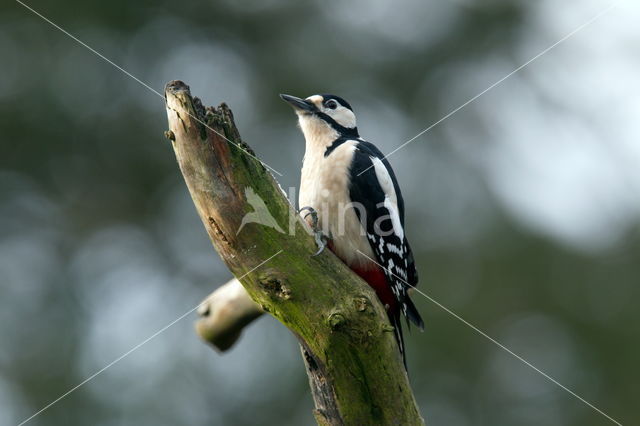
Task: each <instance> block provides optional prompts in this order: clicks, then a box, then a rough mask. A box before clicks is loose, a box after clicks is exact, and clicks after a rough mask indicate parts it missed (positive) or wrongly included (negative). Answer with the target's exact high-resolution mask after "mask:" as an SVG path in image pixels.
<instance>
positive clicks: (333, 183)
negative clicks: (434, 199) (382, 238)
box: [299, 141, 374, 267]
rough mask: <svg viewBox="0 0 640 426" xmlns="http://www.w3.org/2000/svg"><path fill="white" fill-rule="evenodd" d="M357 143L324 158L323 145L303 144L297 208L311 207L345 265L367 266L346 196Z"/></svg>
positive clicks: (360, 230)
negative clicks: (303, 157) (305, 149)
mask: <svg viewBox="0 0 640 426" xmlns="http://www.w3.org/2000/svg"><path fill="white" fill-rule="evenodd" d="M356 144H357V142H355V141H347V142H345V143H343V144H342V145H340V146H339V147H337V148H336V149H335V150H334V151H333V152H332V153H331V155H330V156H329V157H326V158H325V157H324V153H325V150H326V145H325V146H322V145H320V144H314V146H309V144H308V145H307V151H306V152H305V159H304V163H303V166H302V178H301V183H300V197H299V205H300V207H301V208H302V207H307V206H309V207H313V208H314V209H315V210H316V212H317V213H318V224H319V226H320V227H321V229H322V230H323V232H325V233H326V234H327V235H329V237H330V238H331V240H332V243H333V248H334V251H335V253H336V255H337V256H338V257H339V258H341V259H342V260H343V261H344V262H345V263H346V264H347V265H349V266H353V265H356V266H361V267H364V266H365V265H367V264H368V263H369V261H368V259H367V258H366V257H365V256H362V255H361V254H359V253H358V250H360V251H362V252H363V253H364V254H366V255H367V256H369V257H371V258H373V257H374V254H373V251H372V250H371V246H370V245H369V242H368V240H367V237H366V232H365V229H364V227H363V226H362V225H361V224H360V221H359V220H358V217H357V215H356V213H355V211H354V210H353V207H352V204H351V199H350V197H349V180H350V173H349V168H350V167H351V160H352V158H353V153H354V151H355V149H356V148H355V146H356Z"/></svg>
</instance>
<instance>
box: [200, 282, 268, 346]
mask: <svg viewBox="0 0 640 426" xmlns="http://www.w3.org/2000/svg"><path fill="white" fill-rule="evenodd" d="M263 313H264V311H263V310H262V308H261V307H260V305H258V304H257V303H256V302H254V301H253V299H252V298H251V296H249V293H247V290H245V289H244V287H243V286H242V284H240V281H238V279H237V278H234V279H232V280H230V281H228V282H227V283H226V284H223V285H221V286H220V287H218V288H217V289H216V290H215V291H214V292H213V293H211V294H210V295H209V296H207V298H206V299H205V300H204V301H203V302H202V303H201V304H200V307H199V308H198V315H199V316H200V319H199V320H198V321H197V322H196V332H197V333H198V335H199V336H200V338H202V340H204V341H206V342H208V343H210V344H211V345H212V346H213V347H214V348H216V349H217V350H218V351H219V352H224V351H226V350H228V349H229V348H231V346H233V344H234V343H235V342H236V341H237V340H238V339H239V338H240V334H241V333H242V330H243V329H244V328H245V327H246V326H247V325H249V324H250V323H252V322H253V321H254V320H255V319H257V318H258V317H260V316H261V315H262V314H263Z"/></svg>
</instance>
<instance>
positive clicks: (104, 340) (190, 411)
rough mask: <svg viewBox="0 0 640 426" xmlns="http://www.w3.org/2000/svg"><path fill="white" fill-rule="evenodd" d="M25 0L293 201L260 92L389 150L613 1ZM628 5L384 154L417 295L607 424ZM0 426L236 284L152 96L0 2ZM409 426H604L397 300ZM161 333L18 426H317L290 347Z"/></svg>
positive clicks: (273, 118)
mask: <svg viewBox="0 0 640 426" xmlns="http://www.w3.org/2000/svg"><path fill="white" fill-rule="evenodd" d="M28 4H29V5H31V6H32V7H34V8H35V9H36V10H38V11H40V12H41V13H42V14H43V15H45V16H46V17H48V18H49V19H51V20H52V21H54V22H56V23H57V24H59V25H60V26H61V27H63V28H64V29H66V30H67V31H69V32H71V33H72V34H74V35H76V36H77V37H78V38H80V39H81V40H83V41H84V42H85V43H87V44H88V45H90V46H92V47H93V48H95V49H96V50H97V51H99V52H101V53H102V54H104V55H105V56H107V57H108V58H110V59H112V60H113V61H114V62H116V63H117V64H119V65H120V66H122V67H123V68H124V69H126V70H127V71H129V72H130V73H132V74H133V75H135V76H136V77H138V78H140V79H141V80H143V81H144V82H146V83H148V84H149V85H150V86H152V87H153V88H155V89H156V90H158V91H160V92H161V91H162V89H163V87H164V84H165V83H166V82H167V81H169V80H172V79H181V80H184V81H185V82H187V83H188V84H189V85H190V86H191V89H192V91H193V93H194V94H196V95H198V96H200V97H202V98H203V101H204V102H205V103H206V104H217V103H219V102H221V101H226V102H227V103H228V104H229V105H230V106H231V107H232V108H233V110H234V113H235V116H236V120H237V123H238V125H239V128H240V131H241V133H242V135H243V137H244V138H245V140H246V141H248V142H249V143H250V144H251V146H252V147H253V148H254V149H255V151H256V152H257V153H258V155H259V156H260V157H261V158H262V159H263V160H264V161H265V162H266V163H267V164H269V165H271V166H272V167H274V168H275V169H277V170H279V171H281V172H282V173H283V174H284V176H283V177H281V178H279V181H280V183H281V184H282V186H283V187H285V188H287V187H293V186H297V184H298V179H299V169H300V165H301V160H302V156H303V151H304V145H303V141H302V137H301V135H300V133H299V130H298V129H296V125H295V117H294V115H293V114H292V112H291V109H290V107H289V106H288V105H286V104H284V103H283V102H282V101H281V100H280V99H279V98H278V96H277V94H278V93H281V92H284V93H291V94H294V95H298V96H308V95H310V94H313V93H325V92H329V93H335V94H338V95H340V96H343V97H344V98H346V99H348V100H349V101H350V103H351V104H352V105H353V106H354V109H355V111H356V113H357V114H358V118H359V128H360V132H361V134H362V135H363V137H365V138H367V139H369V140H371V141H372V142H374V143H376V144H377V145H378V146H379V147H380V149H381V150H382V151H383V152H389V151H391V150H393V149H395V148H396V147H398V146H399V145H400V144H402V143H403V142H404V141H406V140H408V139H410V138H411V137H413V136H414V135H416V134H417V133H418V132H419V131H421V130H423V129H425V128H427V127H428V126H430V125H431V124H432V123H434V122H436V121H437V120H439V119H440V118H441V117H443V116H445V115H446V114H447V113H448V112H450V111H451V110H453V109H454V108H456V107H458V106H459V105H461V104H463V103H464V102H466V101H467V100H469V99H470V98H472V97H473V96H475V95H477V94H478V93H480V92H482V91H483V90H485V89H486V88H488V87H489V86H490V85H491V84H493V83H494V82H496V81H498V80H499V79H500V78H502V77H503V76H505V75H507V74H508V73H510V72H511V71H513V70H514V69H516V68H517V67H518V66H520V65H522V64H523V63H525V62H526V61H528V60H529V59H530V58H532V57H533V56H535V55H536V54H538V53H540V52H541V51H543V50H544V49H545V48H547V47H548V46H550V45H552V44H553V43H555V42H556V41H558V40H560V39H561V38H562V37H564V36H565V35H566V34H568V33H570V32H571V31H573V30H574V29H576V28H577V27H579V26H580V25H581V24H583V23H585V22H586V21H588V20H589V19H591V18H593V17H594V16H595V15H596V14H597V13H598V12H600V11H602V10H603V9H604V8H606V7H607V5H608V4H609V2H608V1H600V0H599V1H596V0H593V1H591V0H589V1H577V0H572V1H566V2H557V1H553V0H540V1H535V2H533V1H523V0H510V1H507V0H504V1H498V0H491V1H480V0H449V1H445V2H442V1H435V0H430V1H418V0H415V1H403V2H391V1H365V0H357V1H352V2H321V1H319V0H318V1H313V2H308V1H288V0H267V1H257V0H248V1H243V2H238V1H232V0H226V1H218V2H207V1H182V2H170V1H166V0H161V1H149V0H146V1H137V2H125V1H110V2H100V1H95V0H92V1H83V2H81V1H66V2H47V1H44V0H30V1H28ZM639 20H640V5H639V4H638V3H637V2H635V3H634V2H631V1H626V2H624V1H623V2H620V3H619V5H618V6H617V7H616V8H614V9H613V10H611V11H609V12H608V13H607V14H605V15H604V16H603V17H601V18H600V19H599V20H597V21H596V22H595V23H593V24H592V25H590V26H588V27H587V28H585V29H583V30H582V31H580V32H578V33H577V34H576V35H575V36H573V37H572V38H570V39H569V40H567V41H566V42H565V43H563V44H560V45H559V46H557V47H556V48H555V49H553V50H552V51H550V52H549V53H547V54H545V55H544V56H542V57H541V58H540V59H539V60H537V61H535V62H534V63H532V64H530V65H529V66H527V67H526V68H524V69H523V70H522V71H520V72H519V73H517V74H515V75H513V76H512V77H510V78H509V79H507V80H506V81H504V82H503V83H502V84H500V85H498V86H497V87H495V88H494V89H492V90H491V91H489V92H488V93H486V94H485V95H483V96H482V97H480V98H479V99H477V100H476V101H475V102H473V103H472V104H470V105H469V106H467V107H466V108H464V109H462V110H461V111H459V112H458V113H456V114H455V115H453V116H452V117H450V118H449V119H447V120H446V121H444V122H442V123H441V124H439V125H438V126H436V127H435V128H433V129H432V130H430V131H429V132H427V133H426V134H424V135H423V136H421V137H420V138H418V139H416V140H415V141H414V142H413V143H411V144H409V145H408V146H407V147H405V148H404V149H402V150H400V151H398V152H397V153H395V154H394V155H393V156H391V158H390V161H391V163H392V164H393V166H394V168H395V170H396V172H397V174H398V177H399V179H400V182H401V185H402V187H403V191H404V195H405V199H406V201H407V203H406V204H407V221H408V229H409V230H408V232H409V233H410V235H411V242H412V245H413V248H414V251H415V253H416V256H417V263H418V268H419V271H420V275H421V278H422V281H421V288H422V290H423V291H426V292H427V293H428V294H429V295H430V296H431V297H433V298H434V299H435V300H437V301H439V302H440V303H442V304H443V305H445V306H447V307H448V308H450V309H452V310H453V311H455V312H456V313H457V314H459V315H461V316H462V317H464V318H465V319H466V320H468V321H469V322H470V323H472V324H474V325H475V326H477V327H479V328H480V329H482V330H484V331H486V332H487V333H488V334H489V335H491V336H493V337H495V338H496V339H498V340H499V341H500V342H502V343H504V344H505V345H506V346H508V347H509V348H510V349H511V350H513V351H514V352H516V353H518V354H519V355H521V356H523V357H524V358H526V359H527V360H528V361H530V362H531V363H533V364H534V365H536V366H537V367H539V368H540V369H542V370H543V371H545V372H546V373H548V374H549V375H551V376H553V377H554V378H556V379H557V380H558V381H560V382H561V383H562V384H564V385H566V386H567V387H569V388H570V389H572V390H574V391H575V392H576V393H578V394H579V395H581V396H583V397H584V398H585V399H587V400H588V401H591V402H593V403H594V404H595V405H596V406H597V407H599V408H600V409H602V410H603V411H605V412H606V413H608V414H609V415H611V416H612V417H614V418H615V419H617V420H618V421H620V422H622V423H623V424H634V423H637V421H638V419H640V409H639V408H638V396H639V395H640V373H639V372H638V359H640V344H639V337H640V336H639V335H640V323H639V320H640V311H639V309H638V303H639V302H638V300H639V297H640V289H639V288H638V281H639V280H638V277H639V276H640V262H639V261H638V259H639V256H640V233H639V232H638V230H639V224H640V197H639V196H638V194H639V193H640V167H639V164H640V142H639V141H638V136H639V135H640V120H639V119H638V114H639V112H640V79H639V78H638V69H639V65H640V33H639V32H638V29H637V28H638V27H637V22H638V21H639ZM0 58H2V66H1V67H0V117H1V119H0V123H1V125H0V126H1V127H0V129H1V132H2V139H1V142H0V143H1V144H2V149H1V151H0V152H1V155H0V277H1V281H0V342H1V343H0V424H1V425H12V424H14V425H15V424H18V423H20V422H21V421H23V420H24V419H26V418H27V417H29V416H30V415H32V414H33V413H35V412H36V411H37V410H39V409H40V408H42V407H43V406H45V405H46V404H48V403H49V402H51V401H53V400H55V399H56V398H57V397H58V396H60V395H62V394H63V393H65V392H66V391H67V390H69V389H71V388H72V387H73V386H75V385H76V384H78V383H80V382H81V381H83V380H84V379H85V378H87V377H89V376H91V375H92V374H93V373H95V372H96V371H98V370H100V369H101V368H103V367H104V366H106V365H108V364H109V363H110V362H112V361H113V360H115V359H117V358H118V357H119V356H121V355H122V354H123V353H125V352H127V351H128V350H130V349H131V348H133V347H134V346H135V345H136V344H138V343H140V342H141V341H143V340H144V339H146V338H147V337H149V336H150V335H152V334H153V333H154V332H156V331H157V330H159V329H160V328H162V327H164V326H165V325H166V324H168V323H170V322H171V321H172V320H174V319H175V318H177V317H178V316H180V315H181V314H183V313H184V312H186V311H188V310H189V309H191V308H193V307H194V306H195V305H196V304H197V303H198V302H200V301H201V300H202V299H203V298H204V297H205V296H206V295H207V294H208V293H209V292H210V291H211V290H212V289H213V288H214V287H215V286H217V285H219V284H221V283H223V282H225V281H226V280H227V279H229V278H230V274H229V272H228V271H227V269H226V268H225V266H224V265H223V264H222V263H221V261H220V259H219V258H218V256H217V255H216V254H215V252H214V251H213V250H212V248H211V246H210V244H209V242H208V240H207V237H206V234H205V232H204V230H203V228H202V225H201V223H200V221H199V219H198V217H197V215H196V213H195V210H194V208H193V206H192V203H191V201H190V198H189V195H188V193H187V191H186V188H185V186H184V184H183V182H182V178H181V175H180V173H179V171H178V168H177V167H176V163H175V158H174V156H173V152H172V150H171V147H170V145H169V142H167V140H166V139H164V137H163V131H164V130H165V129H166V127H167V124H166V115H165V110H164V105H163V100H162V99H161V98H160V97H158V96H157V95H156V94H153V93H152V92H151V91H149V90H148V89H146V88H144V87H143V86H141V85H140V84H138V83H137V82H136V81H134V80H133V79H131V78H130V77H128V76H126V75H124V74H123V73H122V72H121V71H119V70H117V69H116V68H114V67H113V66H111V65H109V64H108V63H106V62H105V61H103V60H102V59H100V58H99V57H97V56H96V55H95V54H93V53H91V52H90V51H89V50H87V49H86V48H84V47H82V46H80V45H78V44H77V43H76V42H74V41H73V40H71V39H70V38H69V37H67V36H65V35H64V34H62V33H61V32H60V31H58V30H56V29H54V28H53V27H51V26H50V25H49V24H47V23H46V22H44V21H43V20H42V19H40V18H39V17H37V16H35V15H34V14H33V13H31V12H29V11H28V10H27V9H25V8H24V7H22V6H21V5H20V4H18V3H15V2H12V1H6V2H3V3H2V5H0ZM415 300H416V303H417V305H418V307H419V309H420V310H421V312H422V313H423V317H424V318H425V319H426V322H427V329H426V331H425V332H424V333H419V332H413V333H412V334H411V335H410V336H408V337H407V340H408V342H407V346H408V351H409V353H408V362H409V370H410V372H411V379H412V383H413V387H414V390H415V395H416V398H417V400H418V402H419V404H420V407H421V409H422V412H423V414H424V416H425V417H426V419H427V422H428V424H429V425H434V426H441V425H446V426H467V425H608V424H613V423H611V422H610V421H609V420H607V419H606V418H604V417H603V416H601V415H600V414H598V413H597V412H595V411H594V410H593V409H591V408H589V407H588V406H587V405H585V404H583V403H582V402H580V401H579V400H578V399H576V398H574V397H573V396H571V395H570V394H569V393H567V392H565V391H564V390H562V389H560V388H559V387H558V386H556V385H554V384H552V383H551V382H549V381H548V380H546V379H545V378H544V377H542V376H541V375H540V374H538V373H536V372H535V371H533V370H532V369H531V368H529V367H527V366H526V365H524V364H523V363H522V362H520V361H518V360H517V359H515V358H514V357H513V356H511V355H509V354H508V353H506V352H505V351H503V350H501V349H500V348H498V347H497V346H495V345H494V344H493V343H491V342H490V341H488V340H487V339H485V338H484V337H482V336H480V335H479V334H478V333H477V332H476V331H474V330H472V329H471V328H469V327H467V326H466V325H464V324H462V323H461V322H460V321H458V320H457V319H455V318H454V317H452V316H451V315H450V314H448V313H446V312H445V311H443V310H442V309H441V308H439V307H438V306H436V305H435V304H433V303H431V302H429V301H428V300H426V299H424V298H422V297H419V296H416V297H415ZM194 319H195V314H193V315H191V316H188V317H187V318H186V319H184V320H182V321H180V322H178V323H177V324H175V325H174V326H172V327H171V328H170V329H168V330H167V331H165V332H163V333H162V334H160V335H159V336H157V337H156V338H155V339H153V340H151V341H150V342H148V343H147V344H145V345H143V346H142V347H140V348H139V349H138V350H136V351H135V352H133V353H131V354H130V355H129V356H127V357H125V358H124V359H122V360H121V361H120V362H118V363H117V364H115V365H113V366H112V367H110V368H108V369H107V370H106V371H104V372H103V373H102V374H100V375H98V376H97V377H95V378H94V379H93V380H91V381H89V382H88V383H86V384H85V385H84V386H82V387H80V388H79V389H78V390H76V391H75V392H73V393H72V394H70V395H69V396H68V397H66V398H64V399H62V400H61V401H60V402H58V403H57V404H55V405H54V406H52V407H51V408H50V409H48V410H47V411H45V412H43V413H42V414H40V415H39V416H37V417H36V418H34V419H33V420H31V421H30V422H29V423H28V424H29V425H34V426H35V425H99V426H111V425H256V424H260V425H268V424H273V425H310V424H313V420H312V416H311V409H312V401H311V397H310V395H309V392H308V388H307V383H306V375H305V373H304V369H303V364H302V361H301V359H300V355H299V351H298V347H297V344H296V342H295V339H294V338H293V337H292V336H291V335H290V333H289V332H288V331H287V330H286V329H285V328H284V327H282V326H280V325H279V324H278V323H277V322H276V321H274V320H273V319H271V318H267V317H265V318H262V319H261V320H259V321H258V322H257V323H256V324H254V325H253V326H252V327H250V329H248V331H247V332H246V333H245V335H244V336H243V338H242V340H241V342H240V343H239V344H238V345H237V346H236V347H235V348H234V349H233V350H232V351H231V352H229V353H228V354H225V355H217V354H216V353H214V352H213V351H212V350H211V349H209V348H208V347H206V346H205V345H204V344H202V343H201V342H200V341H199V340H198V338H197V337H196V335H195V333H194V332H193V325H192V323H193V321H194Z"/></svg>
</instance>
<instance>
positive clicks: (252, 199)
mask: <svg viewBox="0 0 640 426" xmlns="http://www.w3.org/2000/svg"><path fill="white" fill-rule="evenodd" d="M165 94H166V108H167V116H168V120H169V131H168V132H167V134H168V137H169V138H170V139H171V140H172V146H173V148H174V151H175V154H176V158H177V160H178V164H179V166H180V170H181V171H182V174H183V176H184V179H185V182H186V184H187V187H188V188H189V191H190V193H191V197H192V199H193V202H194V204H195V206H196V210H197V211H198V214H199V215H200V218H201V219H202V222H203V224H204V226H205V229H206V230H207V233H208V234H209V237H210V239H211V241H212V243H213V245H214V247H215V248H216V250H217V251H218V253H219V254H220V256H221V257H222V259H223V260H224V262H225V263H226V264H227V266H228V267H229V269H230V270H231V272H233V274H234V275H235V276H236V277H239V278H240V281H241V282H242V285H243V286H244V288H245V289H246V290H247V292H248V293H249V295H250V296H251V297H252V298H253V300H255V301H256V303H258V305H260V306H261V307H262V309H263V310H265V311H266V312H268V313H270V314H271V315H273V316H274V317H275V318H277V319H278V320H279V321H280V322H282V323H283V324H284V325H286V326H287V327H288V328H289V329H290V330H291V331H292V332H293V333H294V334H295V335H296V336H297V338H298V340H299V341H300V344H301V347H302V351H303V356H304V359H305V363H306V366H307V374H308V376H309V383H310V385H311V388H312V393H313V396H314V401H315V404H316V410H315V412H314V414H315V417H316V420H317V421H318V423H320V424H323V425H370V424H376V425H377V424H384V425H388V424H394V425H416V424H422V423H423V421H422V418H421V417H420V414H419V412H418V408H417V405H416V401H415V399H414V397H413V393H412V392H411V388H410V386H409V380H408V377H407V374H406V372H405V370H404V366H403V364H402V360H401V357H400V354H399V351H398V348H397V346H396V343H395V341H394V337H393V328H392V327H391V326H390V324H389V322H388V320H387V316H386V313H385V310H384V308H383V307H382V305H381V304H380V302H379V301H378V298H377V297H376V294H375V292H374V291H373V290H372V289H371V288H370V287H369V286H368V285H367V284H366V283H365V282H364V281H362V280H361V279H360V278H359V277H357V276H356V275H355V274H354V273H353V272H352V271H351V270H350V269H348V268H347V267H346V266H345V265H344V264H343V263H342V262H341V261H340V260H339V259H338V258H337V257H335V256H334V255H333V254H332V253H331V252H329V251H328V250H325V252H324V253H323V254H321V255H320V256H317V257H311V255H312V254H313V253H314V252H315V251H316V246H315V243H314V241H313V238H311V237H310V236H309V235H308V228H306V225H304V224H303V222H302V220H301V219H300V218H299V216H298V215H297V214H296V213H295V211H294V210H293V208H292V206H291V205H290V203H289V202H288V200H287V199H286V197H285V196H284V194H283V192H282V190H281V189H280V188H279V186H278V184H277V183H276V182H275V180H274V178H273V176H272V175H271V174H270V173H269V172H268V171H267V170H266V169H265V167H264V166H263V165H262V163H260V162H259V161H258V160H257V159H256V157H255V154H254V153H253V151H251V149H250V148H249V147H248V146H247V145H246V144H245V143H244V142H243V141H242V140H241V139H240V135H239V133H238V130H237V128H236V127H235V124H234V122H233V116H232V114H231V110H230V109H229V108H228V107H227V106H226V105H225V104H222V105H220V107H218V108H211V107H209V108H204V107H203V106H202V104H201V103H200V101H199V100H198V99H197V98H192V97H191V94H190V92H189V88H188V86H187V85H185V84H184V83H182V82H179V81H173V82H171V83H169V84H168V85H167V87H166V89H165ZM247 214H249V215H250V216H248V217H249V218H250V219H251V220H246V217H247V216H246V215H247ZM254 222H257V223H254Z"/></svg>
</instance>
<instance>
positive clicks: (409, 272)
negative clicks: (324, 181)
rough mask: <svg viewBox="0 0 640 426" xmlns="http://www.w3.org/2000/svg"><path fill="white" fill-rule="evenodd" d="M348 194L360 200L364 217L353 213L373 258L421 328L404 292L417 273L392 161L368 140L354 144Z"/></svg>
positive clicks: (407, 316)
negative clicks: (369, 246) (364, 229)
mask: <svg viewBox="0 0 640 426" xmlns="http://www.w3.org/2000/svg"><path fill="white" fill-rule="evenodd" d="M363 170H365V171H364V173H363V172H362V171H363ZM349 194H350V197H351V200H352V201H353V202H355V203H360V204H361V205H362V206H363V207H364V209H365V211H366V218H360V212H358V209H356V214H358V217H359V219H360V221H361V222H362V223H363V225H364V226H365V228H366V232H367V238H368V240H369V244H370V245H371V248H372V250H373V252H374V253H375V256H376V261H377V262H378V263H379V264H380V265H382V266H384V268H385V274H386V275H387V280H388V281H389V285H390V286H391V291H392V292H393V294H394V296H395V298H396V300H397V301H398V303H399V306H400V309H401V311H402V313H403V314H404V315H405V317H406V318H407V319H408V320H411V321H412V322H413V323H414V324H416V325H417V326H419V327H420V328H423V327H424V324H423V321H422V318H420V315H419V314H418V311H417V310H416V308H415V306H414V305H413V303H412V302H411V300H410V299H409V295H408V294H407V290H408V289H409V288H410V287H412V286H415V285H416V284H417V283H418V273H417V271H416V267H415V262H414V259H413V254H412V252H411V247H410V246H409V242H408V241H407V237H406V235H405V232H404V201H403V199H402V193H401V192H400V187H399V186H398V182H397V179H396V176H395V174H394V172H393V169H392V168H391V165H390V164H389V162H388V161H387V160H386V159H385V158H384V155H383V154H382V153H381V152H380V150H378V148H376V147H375V146H374V145H373V144H371V143H369V142H365V141H359V142H358V144H357V145H356V149H355V151H354V156H353V160H352V163H351V170H350V185H349Z"/></svg>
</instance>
